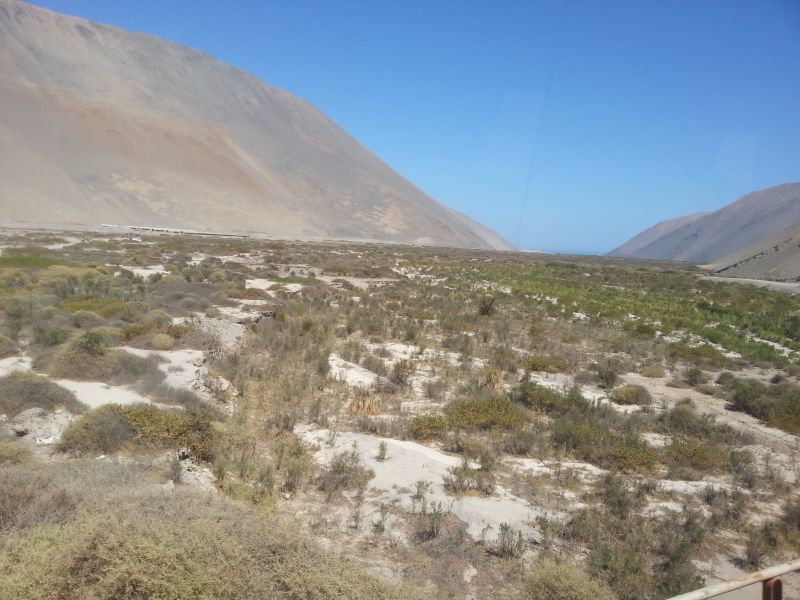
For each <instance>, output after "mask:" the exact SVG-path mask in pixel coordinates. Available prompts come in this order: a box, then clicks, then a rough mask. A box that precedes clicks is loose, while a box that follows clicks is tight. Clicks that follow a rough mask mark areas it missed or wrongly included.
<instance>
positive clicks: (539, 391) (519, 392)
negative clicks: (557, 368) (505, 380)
mask: <svg viewBox="0 0 800 600" xmlns="http://www.w3.org/2000/svg"><path fill="white" fill-rule="evenodd" d="M509 397H510V398H511V400H512V401H513V402H518V403H520V404H522V405H523V406H525V407H527V408H529V409H531V410H536V411H541V412H543V413H550V412H561V410H562V409H563V407H564V406H565V404H566V402H565V400H564V394H562V393H561V392H558V391H556V390H553V389H550V388H547V387H545V386H543V385H539V384H538V383H533V382H531V381H525V382H523V383H521V384H519V385H518V386H517V387H516V388H514V389H513V390H511V392H510V394H509Z"/></svg>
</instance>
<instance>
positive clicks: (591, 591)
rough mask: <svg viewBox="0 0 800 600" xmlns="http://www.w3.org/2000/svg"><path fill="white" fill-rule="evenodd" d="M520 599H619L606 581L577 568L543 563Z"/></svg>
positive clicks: (530, 577) (523, 589)
mask: <svg viewBox="0 0 800 600" xmlns="http://www.w3.org/2000/svg"><path fill="white" fill-rule="evenodd" d="M519 598H520V600H615V596H614V593H613V592H612V591H611V589H610V588H608V587H607V586H606V585H605V584H603V583H602V582H599V581H596V580H594V579H592V578H591V577H590V576H589V575H588V574H586V573H585V572H584V571H581V570H580V569H578V568H577V567H573V566H571V565H566V564H556V563H552V562H544V563H539V564H537V565H536V567H535V568H534V569H533V571H531V573H530V574H529V575H528V576H527V577H526V578H525V582H524V584H523V588H522V592H521V593H520V595H519Z"/></svg>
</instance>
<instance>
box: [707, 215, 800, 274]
mask: <svg viewBox="0 0 800 600" xmlns="http://www.w3.org/2000/svg"><path fill="white" fill-rule="evenodd" d="M705 266H706V268H708V269H710V270H712V271H714V273H715V274H716V275H721V276H723V277H743V278H747V279H768V280H770V281H800V224H796V225H792V226H791V227H787V228H786V229H783V230H781V231H779V232H778V233H776V234H775V235H773V236H770V237H769V238H768V239H766V240H764V241H762V242H759V243H757V244H753V245H752V246H748V247H747V248H745V249H744V250H740V251H738V252H735V253H734V254H731V255H729V256H726V257H725V258H723V259H721V260H718V261H716V262H715V263H713V264H710V265H705Z"/></svg>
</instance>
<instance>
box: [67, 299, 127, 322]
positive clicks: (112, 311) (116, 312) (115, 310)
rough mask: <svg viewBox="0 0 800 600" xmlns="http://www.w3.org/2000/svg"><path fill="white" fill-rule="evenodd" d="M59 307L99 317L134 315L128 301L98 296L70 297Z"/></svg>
mask: <svg viewBox="0 0 800 600" xmlns="http://www.w3.org/2000/svg"><path fill="white" fill-rule="evenodd" d="M61 308H63V309H64V310H66V311H69V312H72V313H78V312H92V313H95V314H97V315H100V316H101V317H105V318H116V319H122V320H129V319H133V318H134V317H135V316H136V310H135V309H134V306H133V305H131V304H130V303H128V302H123V301H122V300H116V299H114V298H103V297H100V296H84V297H80V298H70V299H69V300H64V302H62V303H61Z"/></svg>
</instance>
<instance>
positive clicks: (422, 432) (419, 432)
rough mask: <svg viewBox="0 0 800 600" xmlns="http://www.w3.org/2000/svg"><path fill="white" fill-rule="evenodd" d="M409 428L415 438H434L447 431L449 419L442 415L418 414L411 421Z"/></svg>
mask: <svg viewBox="0 0 800 600" xmlns="http://www.w3.org/2000/svg"><path fill="white" fill-rule="evenodd" d="M408 429H409V432H410V433H411V437H413V438H414V439H415V440H432V439H436V438H440V437H441V436H443V435H444V434H445V433H446V432H447V420H446V419H445V418H444V417H443V416H441V415H417V416H416V417H414V418H412V419H411V421H409V423H408Z"/></svg>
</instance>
